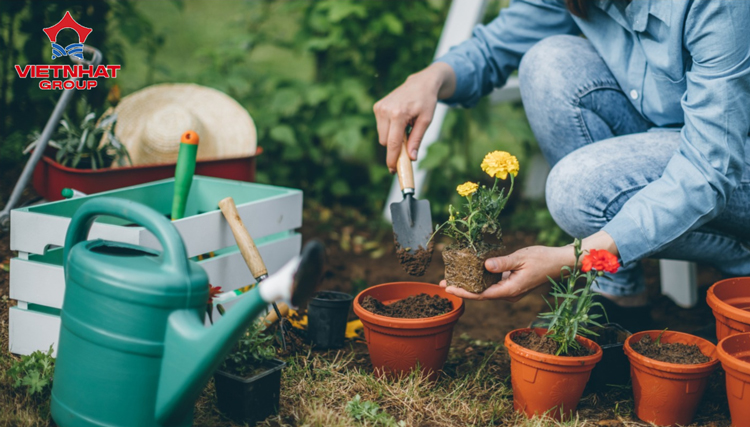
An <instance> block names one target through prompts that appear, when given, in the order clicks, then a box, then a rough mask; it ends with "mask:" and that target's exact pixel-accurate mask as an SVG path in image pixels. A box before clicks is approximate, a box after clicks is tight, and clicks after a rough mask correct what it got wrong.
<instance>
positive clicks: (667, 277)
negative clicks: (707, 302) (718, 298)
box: [659, 259, 698, 308]
mask: <svg viewBox="0 0 750 427" xmlns="http://www.w3.org/2000/svg"><path fill="white" fill-rule="evenodd" d="M659 270H660V272H661V293H662V294H664V295H666V296H668V297H670V298H671V299H672V300H673V301H674V302H675V304H677V305H679V306H680V307H683V308H690V307H693V306H695V304H696V303H697V302H698V268H697V266H696V265H695V263H693V262H687V261H675V260H668V259H662V260H659Z"/></svg>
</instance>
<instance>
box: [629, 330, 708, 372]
mask: <svg viewBox="0 0 750 427" xmlns="http://www.w3.org/2000/svg"><path fill="white" fill-rule="evenodd" d="M632 347H633V350H635V351H636V352H637V353H639V354H642V355H644V356H646V357H648V358H649V359H654V360H658V361H660V362H667V363H676V364H678V365H697V364H699V363H706V362H710V361H711V358H710V357H708V356H706V355H705V354H703V353H701V350H700V348H699V347H698V346H697V345H695V344H682V343H679V342H675V343H656V341H652V340H651V336H650V335H644V336H643V337H641V339H640V340H638V342H637V343H635V344H633V345H632Z"/></svg>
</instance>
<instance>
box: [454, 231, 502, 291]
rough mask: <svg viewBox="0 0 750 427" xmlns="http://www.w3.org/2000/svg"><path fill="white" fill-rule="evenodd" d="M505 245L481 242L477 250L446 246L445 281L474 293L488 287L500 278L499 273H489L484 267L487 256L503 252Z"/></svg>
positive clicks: (490, 256)
mask: <svg viewBox="0 0 750 427" xmlns="http://www.w3.org/2000/svg"><path fill="white" fill-rule="evenodd" d="M504 248H505V247H504V246H503V245H501V244H498V245H495V244H488V243H482V244H481V245H480V246H479V250H478V251H477V252H475V251H474V249H472V248H470V247H464V248H459V247H452V246H451V247H448V248H446V249H445V250H444V251H443V261H444V262H445V281H446V282H447V284H448V286H456V287H459V288H462V289H466V290H467V291H469V292H473V293H475V294H479V293H482V292H483V291H484V290H485V289H487V288H488V287H490V286H492V285H494V284H495V283H497V282H499V281H500V279H502V274H501V273H491V272H489V271H487V269H486V268H484V262H485V261H487V259H489V258H493V257H496V256H500V255H502V254H503V249H504Z"/></svg>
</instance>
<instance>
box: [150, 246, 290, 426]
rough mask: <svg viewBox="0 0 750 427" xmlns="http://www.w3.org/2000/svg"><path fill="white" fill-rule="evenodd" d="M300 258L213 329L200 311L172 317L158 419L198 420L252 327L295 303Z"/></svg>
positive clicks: (165, 421)
mask: <svg viewBox="0 0 750 427" xmlns="http://www.w3.org/2000/svg"><path fill="white" fill-rule="evenodd" d="M299 264H300V262H299V257H297V258H295V259H293V260H291V261H290V262H289V263H287V264H286V265H285V266H284V267H283V268H282V269H281V270H280V271H279V272H277V273H276V274H274V275H272V276H271V277H269V278H268V279H266V280H264V281H263V282H261V283H260V284H259V285H258V286H256V287H255V288H254V289H252V290H251V291H249V292H248V293H247V294H245V296H243V297H242V298H240V299H239V301H238V302H237V304H235V305H234V306H233V307H232V309H231V310H228V311H227V313H226V314H225V315H224V316H223V317H222V318H221V319H220V320H218V321H217V322H215V323H214V325H213V326H211V327H205V325H204V322H203V318H202V317H201V316H200V315H197V314H196V312H195V311H194V310H188V309H185V310H178V311H175V312H174V313H172V314H170V316H169V320H168V324H167V331H166V335H165V339H164V357H163V359H162V369H161V376H160V378H159V387H158V391H157V399H156V414H155V415H156V419H157V421H159V422H160V423H162V424H164V425H172V424H180V423H181V421H183V420H184V419H185V418H186V417H190V418H189V419H192V412H193V406H194V405H195V400H196V399H197V398H198V396H199V395H200V393H201V391H202V389H203V386H204V385H205V384H206V383H207V382H208V380H209V378H210V377H211V375H213V373H214V371H215V370H216V368H217V367H218V366H219V365H220V364H221V362H222V361H223V360H224V358H225V357H226V356H227V354H228V353H229V351H230V350H231V348H232V346H233V345H234V343H235V342H237V340H238V339H239V338H240V336H241V335H242V334H243V333H244V332H245V330H246V329H247V327H248V326H249V324H250V323H251V322H252V321H254V320H255V319H256V318H257V317H258V315H259V314H260V313H261V312H262V311H263V310H264V309H265V307H266V306H267V305H268V304H269V303H271V302H274V301H280V300H285V301H291V300H292V298H291V296H292V288H293V282H295V281H296V280H295V279H296V277H295V272H296V271H297V267H298V265H299Z"/></svg>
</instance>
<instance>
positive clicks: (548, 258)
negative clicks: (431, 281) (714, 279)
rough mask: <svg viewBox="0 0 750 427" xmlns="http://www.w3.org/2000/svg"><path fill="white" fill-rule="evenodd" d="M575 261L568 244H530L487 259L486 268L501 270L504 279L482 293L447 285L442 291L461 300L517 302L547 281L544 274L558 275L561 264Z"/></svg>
mask: <svg viewBox="0 0 750 427" xmlns="http://www.w3.org/2000/svg"><path fill="white" fill-rule="evenodd" d="M574 262H575V258H574V254H573V250H572V248H571V247H561V248H551V247H547V246H530V247H528V248H523V249H520V250H518V251H516V252H513V253H512V254H510V255H507V256H501V257H497V258H490V259H488V260H487V261H486V262H485V268H487V270H488V271H490V272H492V273H503V280H501V281H500V282H498V283H495V284H494V285H492V286H490V287H489V288H487V289H485V291H484V292H482V293H481V294H474V293H471V292H469V291H467V290H465V289H461V288H457V287H455V286H448V287H446V289H445V290H446V292H448V293H449V294H453V295H455V296H457V297H461V298H464V299H474V300H487V299H502V300H507V301H511V302H516V301H518V300H520V299H521V298H523V297H524V296H525V295H526V294H528V293H529V292H531V291H532V290H534V289H535V288H537V287H538V286H540V285H542V284H544V283H545V282H547V281H548V279H547V276H550V277H553V278H556V277H558V276H559V275H560V269H561V268H562V267H563V266H564V265H572V264H573V263H574ZM440 286H443V287H445V286H446V282H445V280H443V281H441V282H440Z"/></svg>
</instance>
